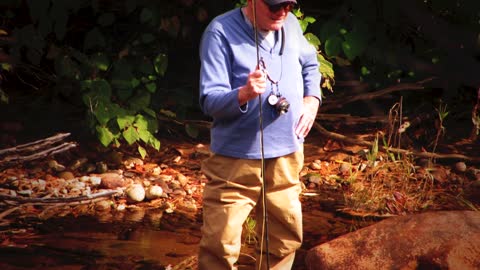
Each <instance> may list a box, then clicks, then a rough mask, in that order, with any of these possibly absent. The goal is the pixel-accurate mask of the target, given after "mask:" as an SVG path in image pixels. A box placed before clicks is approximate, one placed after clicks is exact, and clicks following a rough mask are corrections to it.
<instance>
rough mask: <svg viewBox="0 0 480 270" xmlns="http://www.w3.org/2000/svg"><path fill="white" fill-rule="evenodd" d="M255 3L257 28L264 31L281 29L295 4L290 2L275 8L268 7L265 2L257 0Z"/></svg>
mask: <svg viewBox="0 0 480 270" xmlns="http://www.w3.org/2000/svg"><path fill="white" fill-rule="evenodd" d="M255 2H256V4H257V5H256V8H257V10H256V11H257V26H258V28H259V29H260V30H264V31H265V30H266V31H276V30H279V29H281V28H282V25H283V23H284V21H285V18H286V17H287V15H288V12H290V11H291V10H292V8H293V3H288V2H286V3H282V4H280V5H275V6H268V5H267V3H265V1H264V0H256V1H255ZM252 4H253V1H252Z"/></svg>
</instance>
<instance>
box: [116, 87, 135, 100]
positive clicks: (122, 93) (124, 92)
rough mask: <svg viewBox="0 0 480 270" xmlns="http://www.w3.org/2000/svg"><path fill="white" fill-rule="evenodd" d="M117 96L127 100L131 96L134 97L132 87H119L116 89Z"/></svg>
mask: <svg viewBox="0 0 480 270" xmlns="http://www.w3.org/2000/svg"><path fill="white" fill-rule="evenodd" d="M116 94H117V97H118V98H119V99H120V100H121V101H127V100H128V99H129V98H131V97H132V95H133V89H132V88H118V89H117V91H116Z"/></svg>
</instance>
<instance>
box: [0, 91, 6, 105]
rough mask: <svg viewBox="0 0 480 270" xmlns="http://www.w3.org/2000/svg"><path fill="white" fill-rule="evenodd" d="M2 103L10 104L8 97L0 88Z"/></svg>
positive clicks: (0, 101)
mask: <svg viewBox="0 0 480 270" xmlns="http://www.w3.org/2000/svg"><path fill="white" fill-rule="evenodd" d="M0 103H3V104H8V96H7V94H6V93H5V92H4V91H3V90H2V89H1V88H0Z"/></svg>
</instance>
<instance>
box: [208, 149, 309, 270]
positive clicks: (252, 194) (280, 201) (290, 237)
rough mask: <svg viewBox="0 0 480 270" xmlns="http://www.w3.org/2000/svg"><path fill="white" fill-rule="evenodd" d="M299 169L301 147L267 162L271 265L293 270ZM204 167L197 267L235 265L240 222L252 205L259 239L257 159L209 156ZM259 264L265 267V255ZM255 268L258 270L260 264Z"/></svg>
mask: <svg viewBox="0 0 480 270" xmlns="http://www.w3.org/2000/svg"><path fill="white" fill-rule="evenodd" d="M302 167H303V151H299V152H296V153H292V154H290V155H287V156H284V157H279V158H273V159H266V160H265V181H266V184H267V187H266V190H267V196H266V203H267V211H268V212H267V214H268V232H269V252H270V255H269V262H270V267H271V268H270V269H279V270H286V269H291V267H292V264H293V260H294V257H295V250H297V249H298V248H299V247H300V245H301V243H302V211H301V204H300V200H299V194H300V192H301V185H300V181H299V172H300V170H301V168H302ZM202 170H203V172H204V173H205V175H206V176H207V177H208V179H209V182H208V183H207V184H206V186H205V190H204V194H203V227H202V240H201V242H200V251H199V269H200V270H217V269H218V270H224V269H235V267H234V263H235V262H236V261H237V259H238V257H239V255H240V248H241V234H242V227H243V223H244V221H245V220H246V218H247V217H248V215H249V214H250V212H251V211H252V210H253V209H254V208H255V207H256V209H255V213H256V221H257V225H256V228H257V237H258V238H259V243H261V239H260V238H261V230H262V221H263V210H262V206H263V204H262V196H261V194H262V193H261V189H262V180H261V177H260V172H261V162H260V160H248V159H236V158H230V157H225V156H219V155H213V156H211V157H210V158H208V159H206V160H205V161H204V163H203V166H202ZM257 248H258V249H259V247H257ZM263 252H265V249H263ZM258 263H259V256H258V255H257V264H258ZM262 264H263V266H262V267H261V269H266V256H262ZM256 269H260V268H259V266H258V265H257V267H256Z"/></svg>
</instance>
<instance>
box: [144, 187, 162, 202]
mask: <svg viewBox="0 0 480 270" xmlns="http://www.w3.org/2000/svg"><path fill="white" fill-rule="evenodd" d="M162 195H163V188H161V187H160V186H157V185H153V186H149V187H148V188H147V189H146V190H145V197H146V198H147V199H149V200H154V199H158V198H160V197H162Z"/></svg>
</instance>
